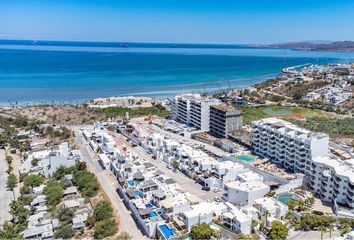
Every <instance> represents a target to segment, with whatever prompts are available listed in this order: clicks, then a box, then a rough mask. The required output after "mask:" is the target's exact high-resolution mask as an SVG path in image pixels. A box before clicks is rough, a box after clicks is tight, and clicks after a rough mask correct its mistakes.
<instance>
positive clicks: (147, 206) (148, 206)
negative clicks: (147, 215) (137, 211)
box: [145, 203, 154, 209]
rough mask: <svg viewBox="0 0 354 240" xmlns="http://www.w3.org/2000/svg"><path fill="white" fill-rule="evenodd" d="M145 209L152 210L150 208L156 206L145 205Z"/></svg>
mask: <svg viewBox="0 0 354 240" xmlns="http://www.w3.org/2000/svg"><path fill="white" fill-rule="evenodd" d="M145 207H146V208H148V209H150V208H153V207H154V206H152V204H151V203H148V204H145Z"/></svg>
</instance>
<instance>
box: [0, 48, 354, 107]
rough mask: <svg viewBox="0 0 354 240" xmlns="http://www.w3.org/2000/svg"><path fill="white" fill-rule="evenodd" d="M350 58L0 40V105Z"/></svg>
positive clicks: (189, 88) (199, 89)
mask: <svg viewBox="0 0 354 240" xmlns="http://www.w3.org/2000/svg"><path fill="white" fill-rule="evenodd" d="M351 61H354V53H353V52H326V51H324V52H319V51H296V50H291V49H262V48H251V47H248V46H245V45H203V44H173V45H172V44H159V43H156V44H146V43H124V44H118V43H85V42H81V43H80V42H28V41H0V104H1V105H9V104H13V103H18V104H34V103H36V104H40V103H73V104H77V103H81V102H84V101H86V100H89V99H92V98H96V97H109V96H151V97H156V98H166V97H171V96H173V95H175V94H178V93H207V92H209V93H210V92H214V91H220V90H222V89H228V88H242V87H247V86H249V85H252V84H254V83H258V82H261V81H264V80H266V79H269V78H272V77H274V76H276V75H278V74H279V73H280V71H281V69H282V68H284V67H288V66H294V65H300V64H306V63H311V64H324V63H334V62H343V63H348V62H351Z"/></svg>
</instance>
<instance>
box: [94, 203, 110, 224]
mask: <svg viewBox="0 0 354 240" xmlns="http://www.w3.org/2000/svg"><path fill="white" fill-rule="evenodd" d="M93 214H94V216H95V219H96V221H102V220H104V219H107V218H111V217H112V216H113V208H112V206H111V203H110V202H108V201H99V202H98V203H97V205H96V206H95V208H94V209H93Z"/></svg>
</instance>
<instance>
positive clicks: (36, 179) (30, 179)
mask: <svg viewBox="0 0 354 240" xmlns="http://www.w3.org/2000/svg"><path fill="white" fill-rule="evenodd" d="M43 181H44V178H43V177H41V176H39V175H34V174H31V175H27V176H25V177H24V178H23V184H24V185H25V186H27V187H28V186H31V187H38V186H39V185H41V184H42V183H43Z"/></svg>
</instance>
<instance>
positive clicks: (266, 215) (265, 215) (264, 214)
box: [263, 210, 270, 225]
mask: <svg viewBox="0 0 354 240" xmlns="http://www.w3.org/2000/svg"><path fill="white" fill-rule="evenodd" d="M263 216H264V217H265V218H266V221H265V222H266V225H267V224H268V217H269V216H270V213H269V211H268V210H265V211H264V213H263Z"/></svg>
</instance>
